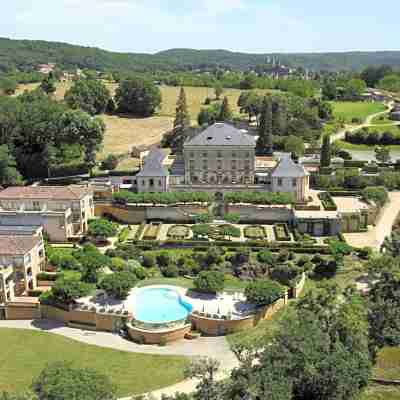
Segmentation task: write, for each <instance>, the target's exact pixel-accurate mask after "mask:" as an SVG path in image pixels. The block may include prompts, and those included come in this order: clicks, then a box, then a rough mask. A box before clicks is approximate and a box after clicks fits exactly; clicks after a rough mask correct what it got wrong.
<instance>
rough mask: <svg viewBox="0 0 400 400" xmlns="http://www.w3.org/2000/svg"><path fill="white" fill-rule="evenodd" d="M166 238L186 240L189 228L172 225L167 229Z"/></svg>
mask: <svg viewBox="0 0 400 400" xmlns="http://www.w3.org/2000/svg"><path fill="white" fill-rule="evenodd" d="M167 236H168V237H169V238H172V239H181V240H183V239H187V238H189V236H190V228H189V227H188V226H185V225H174V226H171V227H170V228H169V229H168V233H167Z"/></svg>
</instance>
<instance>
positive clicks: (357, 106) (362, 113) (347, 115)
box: [331, 101, 386, 124]
mask: <svg viewBox="0 0 400 400" xmlns="http://www.w3.org/2000/svg"><path fill="white" fill-rule="evenodd" d="M331 104H332V106H333V115H334V117H335V119H337V120H338V121H343V122H345V123H348V124H351V123H352V119H353V118H358V119H360V120H361V121H365V119H366V118H367V117H368V116H369V115H371V114H376V113H378V112H381V111H385V110H386V107H385V105H384V104H383V103H367V102H351V101H333V102H331Z"/></svg>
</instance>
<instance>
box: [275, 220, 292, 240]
mask: <svg viewBox="0 0 400 400" xmlns="http://www.w3.org/2000/svg"><path fill="white" fill-rule="evenodd" d="M274 232H275V237H276V240H277V241H279V242H280V241H282V242H284V241H286V242H287V241H289V240H290V234H289V229H288V227H287V225H286V224H275V225H274Z"/></svg>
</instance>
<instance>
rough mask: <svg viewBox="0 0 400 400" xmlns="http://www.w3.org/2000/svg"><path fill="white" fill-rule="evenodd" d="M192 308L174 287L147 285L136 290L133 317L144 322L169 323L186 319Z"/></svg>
mask: <svg viewBox="0 0 400 400" xmlns="http://www.w3.org/2000/svg"><path fill="white" fill-rule="evenodd" d="M192 308H193V307H192V305H191V304H189V303H188V302H186V301H184V300H183V299H182V297H181V295H180V294H179V293H178V292H177V291H176V290H174V289H170V288H166V287H149V288H143V289H140V290H139V291H138V292H137V294H136V297H135V310H134V317H135V320H136V321H140V322H141V323H144V324H155V325H162V324H169V323H174V322H179V321H184V320H186V318H187V316H188V315H189V314H190V313H191V312H192Z"/></svg>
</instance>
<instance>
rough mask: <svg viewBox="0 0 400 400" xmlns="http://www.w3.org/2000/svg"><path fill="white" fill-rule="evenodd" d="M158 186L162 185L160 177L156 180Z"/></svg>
mask: <svg viewBox="0 0 400 400" xmlns="http://www.w3.org/2000/svg"><path fill="white" fill-rule="evenodd" d="M158 186H160V187H161V186H162V182H161V179H159V180H158Z"/></svg>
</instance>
